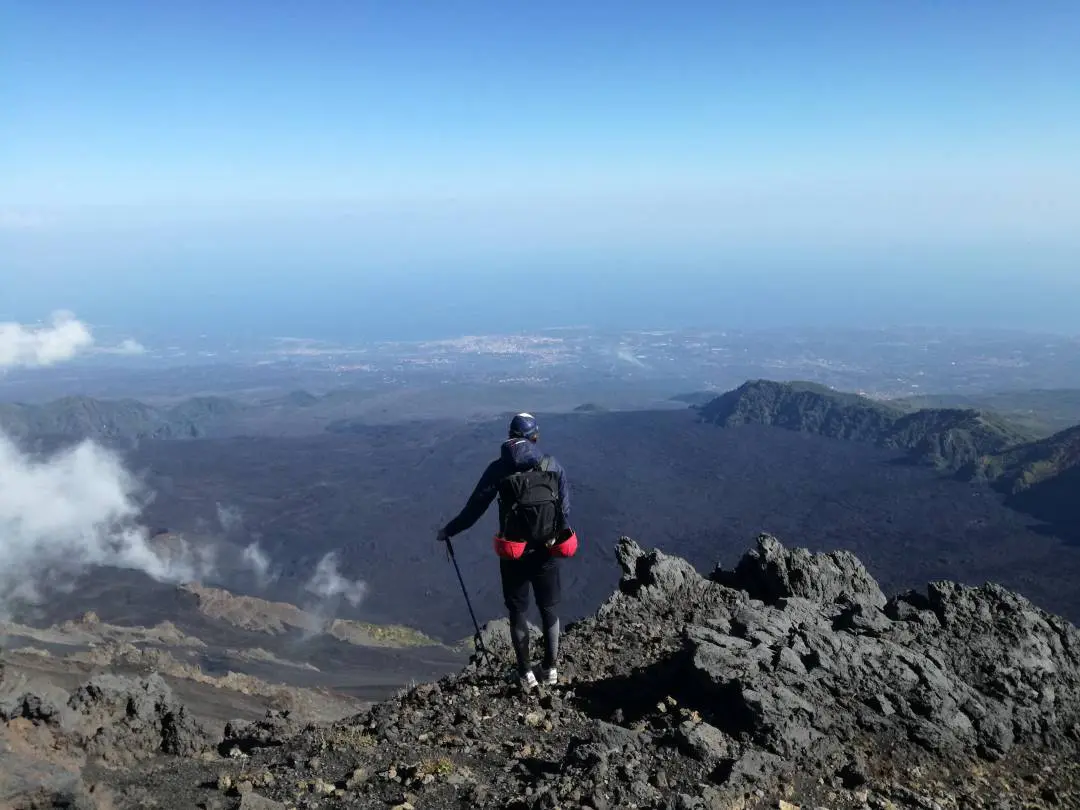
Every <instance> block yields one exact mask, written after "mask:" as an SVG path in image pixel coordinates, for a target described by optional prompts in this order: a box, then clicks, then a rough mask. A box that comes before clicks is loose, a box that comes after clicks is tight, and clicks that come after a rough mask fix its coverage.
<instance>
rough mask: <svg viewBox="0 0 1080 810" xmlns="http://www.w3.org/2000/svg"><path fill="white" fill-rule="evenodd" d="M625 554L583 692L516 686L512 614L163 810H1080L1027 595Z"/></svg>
mask: <svg viewBox="0 0 1080 810" xmlns="http://www.w3.org/2000/svg"><path fill="white" fill-rule="evenodd" d="M616 559H617V561H618V564H619V566H620V568H621V570H622V577H621V580H620V585H619V588H618V590H617V592H616V593H614V594H612V595H611V597H610V598H609V599H607V600H606V601H605V602H604V604H603V605H601V606H600V608H599V609H598V611H597V612H596V614H595V615H594V616H592V617H590V618H588V619H585V620H583V621H580V622H576V623H574V624H572V625H571V626H569V627H568V628H567V629H566V633H565V635H564V641H563V649H562V660H561V671H562V674H563V676H564V679H565V681H566V682H565V684H564V685H561V686H560V687H557V688H554V689H541V690H539V692H538V693H535V694H522V693H521V692H520V691H519V690H518V689H516V688H515V686H514V684H513V683H512V681H511V679H508V678H507V677H506V675H507V673H508V672H510V671H512V669H513V653H512V651H511V649H510V644H509V634H508V627H507V625H506V622H505V620H503V621H502V622H494V623H491V624H489V625H487V626H486V627H485V628H484V629H483V635H484V639H485V646H486V647H487V648H488V650H489V651H490V652H492V656H491V657H490V659H489V658H484V659H480V658H474V660H473V661H472V662H471V663H470V664H469V666H467V667H466V668H465V669H464V670H463V671H462V672H460V673H459V674H456V675H452V676H448V677H445V678H443V679H441V680H440V681H438V682H437V683H432V684H423V685H418V686H415V687H411V688H409V689H406V690H403V691H402V692H401V693H400V694H399V695H398V696H396V697H395V698H394V699H392V700H389V701H385V702H383V703H381V704H378V705H376V706H375V707H373V708H372V709H371V710H370V711H367V712H364V713H363V714H360V715H357V716H355V717H351V718H348V719H346V720H343V721H340V722H338V723H334V724H330V725H318V726H315V725H313V726H308V727H306V728H303V729H298V728H296V727H295V726H294V725H292V724H290V723H288V722H287V721H286V718H282V717H276V716H275V717H269V716H268V718H267V720H266V721H265V722H263V723H261V724H253V725H249V726H241V725H239V724H234V725H233V726H231V730H230V733H229V735H227V736H228V737H229V739H228V740H226V744H225V745H223V746H222V748H221V750H222V753H223V754H224V756H223V758H222V759H220V760H219V761H217V762H214V763H207V762H204V761H202V760H192V759H188V760H176V762H178V763H186V764H180V765H177V764H174V765H173V766H172V767H171V768H170V769H169V772H168V774H167V775H161V774H162V773H163V772H162V771H160V770H159V771H157V772H156V773H157V774H158V775H159V776H160V778H161V779H162V780H164V782H163V784H164V785H167V786H168V791H167V792H168V796H169V798H170V799H171V800H172V802H173V803H170V802H169V801H166V800H165V798H162V799H161V800H160V801H161V806H163V807H173V806H177V807H179V806H192V804H195V803H198V802H203V805H202V806H204V807H211V806H218V807H221V808H225V807H227V806H229V805H228V803H232V804H234V805H237V806H240V807H248V808H251V807H257V806H259V807H283V806H286V807H297V808H300V807H305V808H306V807H316V806H317V807H327V808H329V807H398V808H402V809H403V810H408V808H410V807H413V808H417V810H419V808H465V807H499V808H503V807H506V808H546V809H547V810H554V808H575V810H576V808H586V807H587V808H594V810H602V809H603V808H635V807H636V808H652V809H653V810H694V809H695V808H702V809H703V810H704V809H706V808H707V809H708V810H721V809H722V808H751V807H772V808H776V807H778V806H781V807H791V806H801V807H828V808H833V809H834V810H835V809H836V808H847V807H851V808H855V807H858V808H864V807H882V808H885V807H897V808H903V807H907V808H916V807H918V808H933V807H942V808H948V807H972V808H974V807H1001V808H1005V807H1021V806H1028V807H1040V806H1045V807H1063V806H1076V800H1075V799H1074V798H1072V797H1074V796H1076V795H1077V788H1078V786H1080V779H1078V776H1080V773H1078V766H1077V764H1076V752H1077V748H1078V744H1080V724H1078V723H1080V634H1078V632H1077V630H1076V629H1075V628H1074V627H1073V626H1072V625H1070V624H1069V623H1067V622H1065V621H1064V620H1062V619H1059V618H1057V617H1055V616H1051V615H1049V614H1047V613H1045V612H1043V611H1041V610H1039V609H1037V608H1035V607H1034V606H1033V605H1031V604H1030V603H1029V602H1028V601H1027V600H1025V599H1024V598H1022V597H1020V596H1018V595H1017V594H1014V593H1011V592H1009V591H1006V590H1004V589H1002V588H1000V587H998V586H995V585H984V586H981V587H966V586H962V585H958V584H955V583H946V582H938V583H931V584H930V585H929V587H928V589H927V591H926V592H925V593H907V594H901V595H899V596H895V597H893V598H891V599H886V598H885V596H884V594H882V592H881V590H880V588H879V587H878V585H877V583H876V582H875V581H874V580H873V578H872V577H871V576H870V575H869V574H868V573H867V572H866V570H865V569H864V568H863V566H862V565H861V563H860V562H859V561H858V559H856V558H855V557H854V556H853V555H851V554H849V553H846V552H835V553H832V554H811V553H810V552H807V551H805V550H800V549H794V550H792V549H787V548H785V547H784V546H783V545H782V544H781V543H780V542H779V541H778V540H777V539H776V538H773V537H770V536H768V535H762V536H760V537H759V538H758V539H757V542H756V547H755V548H754V549H753V550H751V551H750V552H749V553H748V554H746V555H745V556H744V557H743V559H742V560H741V561H740V563H739V564H738V565H737V566H736V568H735V569H734V570H732V571H724V570H717V571H714V572H713V573H712V574H711V575H710V576H708V577H706V576H702V575H701V574H700V573H698V572H697V571H696V570H695V569H694V568H693V567H692V566H691V565H689V563H687V562H686V561H684V560H681V559H679V558H677V557H672V556H669V555H666V554H664V553H663V552H661V551H657V550H646V549H643V548H642V547H640V546H639V545H638V544H637V543H636V542H634V541H633V540H631V539H629V538H625V537H624V538H622V539H620V541H619V542H618V544H617V547H616ZM533 632H534V633H537V629H536V628H533ZM25 705H26V704H24V706H25ZM26 710H27V709H25V708H24V711H26ZM33 711H37V710H36V709H34V710H33ZM129 778H130V779H131V780H132V782H131V783H129V786H128V788H125V786H124V784H123V782H122V780H121V781H120V782H118V783H116V784H117V790H118V791H120V795H121V796H123V795H126V794H125V793H124V790H126V789H129V788H130V786H131V785H132V784H134V782H135V781H138V782H139V783H140V784H146V783H147V777H146V775H145V772H142V773H139V772H133V773H132V774H131V775H130V777H129ZM164 790H165V788H163V791H164ZM162 795H163V796H164V793H162ZM184 801H187V802H188V803H187V804H183V802H184ZM1070 802H1071V803H1072V804H1071V805H1070ZM116 803H117V804H119V805H123V802H122V801H118V802H116Z"/></svg>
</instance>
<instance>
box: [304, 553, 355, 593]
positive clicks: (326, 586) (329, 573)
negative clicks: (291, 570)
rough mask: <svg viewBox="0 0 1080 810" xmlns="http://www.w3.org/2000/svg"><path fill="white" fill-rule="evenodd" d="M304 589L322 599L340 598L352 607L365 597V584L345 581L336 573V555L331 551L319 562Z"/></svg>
mask: <svg viewBox="0 0 1080 810" xmlns="http://www.w3.org/2000/svg"><path fill="white" fill-rule="evenodd" d="M304 588H305V590H307V591H309V592H310V593H313V594H315V595H316V596H319V597H321V598H323V599H332V598H334V597H337V596H342V597H344V598H345V599H346V600H348V602H349V604H350V605H352V606H353V607H356V606H357V605H359V604H360V603H361V602H362V601H363V600H364V597H365V596H366V595H367V584H366V583H364V582H362V581H360V580H350V579H346V578H345V577H343V576H342V575H341V574H340V573H339V572H338V563H337V554H336V553H335V552H333V551H331V552H330V553H329V554H326V555H325V556H323V558H322V559H321V560H319V564H318V565H316V566H315V573H314V574H313V575H312V577H311V579H310V580H308V582H307V584H306V585H305V586H304Z"/></svg>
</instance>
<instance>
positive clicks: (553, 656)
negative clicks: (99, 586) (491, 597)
mask: <svg viewBox="0 0 1080 810" xmlns="http://www.w3.org/2000/svg"><path fill="white" fill-rule="evenodd" d="M499 568H500V573H501V574H502V587H503V599H504V601H505V602H506V609H507V610H508V611H509V613H510V639H511V641H512V642H513V644H514V655H515V657H516V658H517V666H518V672H519V673H520V674H522V675H525V674H526V673H527V672H528V671H529V669H530V667H531V661H530V660H529V625H528V620H527V617H526V613H527V611H528V609H529V591H530V590H531V591H533V595H534V596H535V599H536V605H537V607H538V608H539V609H540V621H541V625H542V627H543V631H544V661H543V666H544V668H545V669H550V668H551V667H553V666H555V662H556V661H557V660H558V657H559V614H558V605H559V598H560V596H561V595H562V594H561V583H560V581H559V562H558V560H557V559H555V558H553V557H549V556H548V555H546V554H540V553H534V554H532V555H527V556H526V557H524V558H523V559H520V560H500V566H499Z"/></svg>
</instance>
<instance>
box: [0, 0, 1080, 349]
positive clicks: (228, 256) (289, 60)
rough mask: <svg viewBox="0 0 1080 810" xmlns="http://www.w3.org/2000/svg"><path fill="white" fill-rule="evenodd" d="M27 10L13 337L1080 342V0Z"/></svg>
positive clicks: (18, 12)
mask: <svg viewBox="0 0 1080 810" xmlns="http://www.w3.org/2000/svg"><path fill="white" fill-rule="evenodd" d="M5 9H6V11H5V12H4V14H5V22H4V29H5V32H6V33H5V35H4V36H5V41H4V48H3V54H2V56H0V60H2V61H0V68H2V71H3V74H4V75H5V77H6V79H5V81H4V83H3V85H2V86H0V93H2V94H3V95H2V99H3V112H2V113H0V115H2V116H3V118H2V121H3V128H4V132H5V135H4V148H3V149H2V150H0V176H3V177H4V182H3V183H2V184H0V255H2V256H3V257H4V263H3V268H2V269H0V272H2V273H3V274H4V275H3V279H2V280H3V288H4V295H3V297H2V299H0V315H3V316H4V317H9V318H17V319H20V320H26V319H37V318H41V317H45V316H46V315H47V313H48V312H49V311H51V310H52V309H53V308H55V307H65V308H68V309H73V310H76V311H78V312H79V313H80V314H81V315H82V316H83V317H86V318H88V319H90V320H92V321H96V322H104V323H110V324H112V323H121V324H125V325H128V326H130V327H131V328H138V329H140V330H151V329H153V328H154V327H155V326H161V325H162V323H163V321H171V320H174V319H175V313H176V312H177V311H182V312H183V313H184V323H183V328H185V329H188V330H190V331H192V332H216V333H218V334H224V333H225V331H226V327H225V326H224V325H223V324H224V323H225V322H227V323H228V327H227V328H230V329H235V330H244V331H250V332H252V333H255V334H259V335H261V336H275V335H282V334H287V335H292V334H304V335H310V336H316V337H328V338H334V339H350V338H367V339H377V338H381V337H394V338H401V339H412V338H422V337H432V336H440V337H446V336H452V335H454V334H459V333H462V332H468V333H475V332H477V331H483V330H485V329H492V330H496V331H505V330H509V329H515V328H529V329H534V328H539V327H542V326H550V325H560V326H565V325H579V324H587V325H593V326H614V327H618V328H634V327H640V328H653V327H666V328H670V327H674V326H695V327H710V326H712V325H714V324H716V323H717V322H723V323H725V324H728V325H738V326H749V325H753V324H761V325H823V324H844V325H856V324H858V325H869V326H874V325H879V324H887V325H898V324H908V323H920V324H934V325H955V324H963V325H968V326H975V325H977V326H1007V327H1025V328H1034V327H1041V328H1047V329H1052V330H1055V331H1071V326H1072V318H1073V313H1072V307H1071V303H1070V300H1071V299H1072V298H1073V297H1075V296H1076V295H1077V294H1078V293H1080V287H1078V286H1077V285H1078V284H1080V281H1078V280H1077V273H1076V272H1075V271H1076V257H1077V255H1078V253H1080V236H1078V234H1080V230H1078V229H1077V228H1076V222H1078V221H1080V159H1078V156H1077V146H1076V144H1077V143H1078V141H1080V101H1078V100H1077V95H1076V93H1075V81H1074V80H1073V77H1074V76H1076V75H1077V73H1078V72H1080V56H1078V54H1077V50H1076V48H1075V36H1074V34H1075V31H1076V30H1077V28H1078V26H1080V10H1078V9H1077V7H1076V5H1075V4H1073V3H1065V2H1061V3H1057V2H1052V3H1040V4H1039V6H1038V8H1037V9H1032V8H1030V7H1028V6H1022V5H1020V4H1017V3H1012V2H1001V3H993V4H989V5H984V6H982V7H980V8H978V9H976V8H974V7H971V8H968V7H963V6H957V5H941V4H937V3H926V2H915V3H905V4H903V5H902V6H900V5H897V6H889V5H886V4H878V3H869V4H868V3H854V2H852V3H839V4H836V3H827V4H826V3H798V2H786V3H780V4H773V5H772V6H770V7H769V8H768V9H765V8H761V9H756V8H752V7H751V6H749V5H745V6H725V5H723V4H716V3H705V2H700V3H699V2H692V3H682V4H678V5H677V6H676V7H672V8H665V9H663V10H661V9H660V8H658V7H655V6H654V5H652V4H648V3H630V4H626V3H609V2H598V3H590V4H588V5H587V6H586V7H581V6H580V5H575V4H566V3H546V4H542V5H539V6H535V7H531V8H529V9H527V10H521V11H515V12H513V13H510V12H508V11H507V10H506V9H505V8H503V6H502V5H500V4H494V3H485V2H481V3H471V4H468V5H467V6H466V7H463V8H458V7H454V8H451V7H449V6H447V7H445V8H441V7H440V8H438V9H436V8H434V7H431V8H424V9H416V8H407V7H404V6H400V7H399V6H396V5H394V4H390V3H345V2H329V3H323V4H320V6H319V9H318V11H317V12H315V11H313V10H301V9H299V8H295V9H289V8H285V7H282V8H268V7H266V6H265V4H261V3H253V2H235V3H230V4H228V6H227V7H218V6H215V5H212V4H204V3H191V4H183V5H180V6H173V7H169V8H165V7H162V6H160V5H159V4H158V5H154V4H152V5H146V4H143V3H127V2H103V3H90V4H84V5H75V6H66V7H57V6H53V5H51V4H42V3H31V2H18V1H17V0H16V2H12V3H7V4H5ZM657 274H663V278H664V279H665V281H666V282H667V283H666V284H664V285H659V284H657V278H658V275H657ZM539 290H545V291H546V292H545V293H540V292H534V291H539ZM525 291H529V292H528V293H526V292H525ZM515 294H521V295H526V294H528V295H531V296H534V297H538V298H540V299H542V300H543V303H542V304H539V303H538V305H537V307H535V308H531V307H511V308H509V309H511V310H512V312H508V311H507V310H508V307H507V306H506V299H507V296H512V295H515ZM155 298H156V299H157V300H155ZM166 299H167V303H165V301H166ZM1002 300H1007V301H1008V306H1002V303H1001V302H1002ZM388 304H390V305H392V306H393V307H395V308H399V307H400V308H405V307H407V308H408V309H409V311H410V312H412V313H414V314H415V316H416V319H415V321H413V322H410V320H409V319H406V318H402V317H400V316H399V315H397V314H394V315H391V314H390V312H389V310H388V306H387V305H388ZM172 326H173V324H170V327H172Z"/></svg>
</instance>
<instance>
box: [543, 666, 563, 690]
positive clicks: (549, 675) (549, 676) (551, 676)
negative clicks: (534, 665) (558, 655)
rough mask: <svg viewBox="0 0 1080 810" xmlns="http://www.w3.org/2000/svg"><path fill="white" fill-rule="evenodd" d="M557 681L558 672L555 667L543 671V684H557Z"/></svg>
mask: <svg viewBox="0 0 1080 810" xmlns="http://www.w3.org/2000/svg"><path fill="white" fill-rule="evenodd" d="M558 683H559V672H558V670H557V669H555V667H552V668H551V669H549V670H545V672H544V686H557V685H558Z"/></svg>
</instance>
